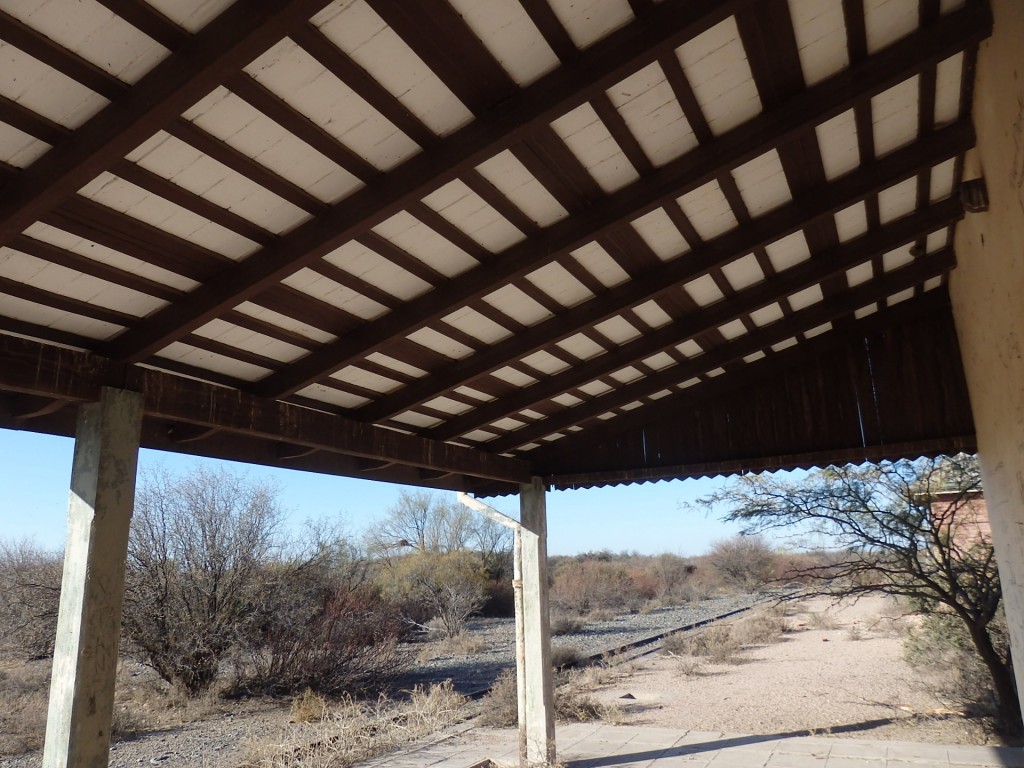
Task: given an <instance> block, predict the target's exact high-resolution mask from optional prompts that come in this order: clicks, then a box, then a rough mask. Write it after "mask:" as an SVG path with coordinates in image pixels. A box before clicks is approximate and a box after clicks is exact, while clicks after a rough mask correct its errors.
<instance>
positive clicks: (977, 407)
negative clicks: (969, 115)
mask: <svg viewBox="0 0 1024 768" xmlns="http://www.w3.org/2000/svg"><path fill="white" fill-rule="evenodd" d="M991 6H992V12H993V16H994V19H995V25H994V29H993V34H992V37H991V38H990V39H989V40H987V41H985V42H983V43H982V44H981V47H980V51H979V55H978V69H977V80H976V81H975V82H976V84H975V92H974V105H973V114H974V122H975V126H976V129H977V134H978V148H977V154H976V155H974V156H972V157H969V158H968V162H967V163H966V164H965V173H964V178H965V179H971V178H974V177H977V176H978V175H979V173H980V174H983V175H984V178H985V183H986V186H987V189H988V197H989V209H988V211H987V212H982V213H968V214H967V215H966V217H965V218H964V220H963V221H961V222H960V224H959V225H958V226H957V231H956V254H957V261H958V266H957V268H956V269H955V270H954V271H953V273H952V275H951V276H950V294H951V296H952V299H953V315H954V318H955V320H956V327H957V334H958V336H959V339H960V348H961V354H962V357H963V363H964V371H965V373H966V375H967V386H968V389H969V390H970V394H971V408H972V410H973V412H974V423H975V428H976V430H977V435H978V454H979V458H980V460H981V471H982V480H983V484H984V489H985V499H986V501H987V503H988V509H989V515H990V518H991V522H992V539H993V543H994V544H995V550H996V557H997V559H998V560H999V575H1000V581H1001V582H1002V586H1003V597H1004V600H1005V607H1006V619H1007V623H1008V624H1009V629H1010V642H1011V647H1012V648H1013V658H1014V660H1015V661H1016V664H1015V665H1014V666H1015V675H1016V679H1017V692H1018V696H1019V695H1020V693H1021V692H1024V54H1022V53H1021V50H1022V49H1021V41H1024V3H1021V2H1020V0H992V1H991Z"/></svg>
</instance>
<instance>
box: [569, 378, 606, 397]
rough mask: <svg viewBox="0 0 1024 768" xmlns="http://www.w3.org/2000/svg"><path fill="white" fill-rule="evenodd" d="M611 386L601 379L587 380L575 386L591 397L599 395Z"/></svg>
mask: <svg viewBox="0 0 1024 768" xmlns="http://www.w3.org/2000/svg"><path fill="white" fill-rule="evenodd" d="M611 388H612V387H611V385H610V384H606V383H605V382H603V381H601V380H595V381H589V382H587V383H586V384H583V385H581V386H579V387H577V389H578V390H579V391H580V392H583V393H584V394H587V395H590V396H591V397H600V396H601V395H603V394H604V393H605V392H608V391H609V390H610V389H611Z"/></svg>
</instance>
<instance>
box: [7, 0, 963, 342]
mask: <svg viewBox="0 0 1024 768" xmlns="http://www.w3.org/2000/svg"><path fill="white" fill-rule="evenodd" d="M751 1H752V0H727V1H726V2H722V1H721V0H665V2H663V3H661V4H660V5H659V6H658V7H657V8H655V9H654V10H653V11H652V12H651V13H648V14H646V15H645V16H644V18H643V19H641V20H639V21H637V22H636V23H634V24H630V25H629V26H627V27H624V28H622V29H620V30H618V31H616V32H614V33H612V34H610V35H608V36H607V37H606V38H604V39H603V40H601V41H599V42H597V43H595V44H594V45H592V46H591V47H590V48H588V49H587V50H586V51H583V52H581V53H580V55H579V56H578V57H575V58H574V59H573V60H572V61H571V62H569V63H568V64H566V65H565V66H563V67H560V68H559V69H556V70H555V71H553V72H551V73H549V74H548V75H545V76H544V77H542V78H541V79H540V80H538V81H537V82H535V83H533V84H532V85H530V86H529V87H528V88H524V89H522V91H521V92H519V93H518V94H517V95H516V96H514V97H512V98H509V99H508V100H506V101H504V102H502V103H501V104H499V105H498V106H497V107H495V109H494V110H492V111H491V112H488V113H487V114H486V115H484V116H482V117H481V118H480V119H478V120H476V121H474V122H472V123H470V124H469V125H467V126H465V127H464V128H462V129H460V130H458V131H456V132H455V133H453V134H451V135H450V136H448V137H446V138H444V139H442V140H439V141H438V143H437V144H436V146H435V147H434V148H433V149H432V150H431V151H428V152H422V153H420V154H419V155H417V156H415V157H413V158H412V159H410V160H409V161H407V162H406V163H404V164H403V165H401V166H400V167H398V168H396V169H395V170H393V171H391V172H390V173H388V174H386V176H384V178H382V179H380V180H379V181H378V182H377V183H374V184H371V185H369V186H367V187H365V188H363V189H362V190H359V191H358V192H356V193H354V194H352V195H350V196H349V197H348V198H346V199H345V200H343V201H341V202H340V203H338V204H336V205H334V206H332V207H331V209H330V212H329V213H328V214H327V215H325V216H322V217H317V218H314V219H312V220H311V221H309V222H307V223H305V224H303V225H300V226H299V227H296V228H295V230H293V231H292V232H290V233H289V234H288V235H287V236H285V237H282V238H281V239H280V241H278V242H277V243H276V244H274V245H273V246H270V247H268V248H265V249H263V250H262V251H260V252H259V253H256V254H254V255H252V256H250V257H249V258H247V259H245V260H244V261H243V262H241V263H239V264H238V265H237V266H236V267H235V268H233V269H232V270H230V274H225V275H224V276H223V279H222V280H217V281H215V282H213V283H211V284H209V285H203V286H202V287H200V288H198V289H197V290H195V291H193V292H192V294H190V295H189V297H188V298H187V299H186V300H184V301H183V302H181V303H179V304H177V305H175V306H173V307H171V308H168V309H167V310H165V311H161V312H159V313H157V314H155V315H154V316H153V317H152V318H151V320H150V322H149V323H147V324H146V327H145V328H144V329H142V330H140V332H139V333H133V334H130V335H122V336H121V337H119V338H118V339H116V340H114V341H113V342H112V343H111V344H110V345H109V346H108V347H107V348H106V349H105V350H104V353H105V354H107V355H108V356H110V357H114V358H119V359H125V360H141V359H144V358H146V357H148V356H149V355H151V354H154V353H155V352H157V351H158V350H160V349H161V348H163V347H164V346H166V345H167V344H169V343H170V342H171V341H174V340H176V339H178V338H181V337H182V336H183V335H185V334H187V333H189V332H191V331H193V330H195V329H196V328H198V327H199V326H201V325H203V324H204V323H206V322H207V321H208V320H210V319H211V318H213V317H216V316H218V315H219V314H221V313H222V312H223V311H224V310H225V309H228V308H230V307H234V306H237V305H238V304H239V303H241V302H243V301H246V300H247V299H250V298H252V297H253V296H255V295H256V294H258V293H260V292H261V291H263V290H265V289H266V288H267V287H269V286H270V285H272V284H274V283H277V282H279V281H281V280H282V279H284V278H285V277H287V276H288V275H291V274H293V273H295V272H297V271H298V270H299V269H301V268H303V267H305V266H307V265H308V264H309V263H311V262H312V261H315V260H316V259H319V258H321V257H322V256H324V255H326V254H327V253H330V252H331V251H333V250H335V249H336V248H338V247H340V246H341V245H344V244H345V243H346V242H348V241H350V240H352V239H354V238H356V237H358V236H360V235H363V234H365V233H367V232H369V230H370V229H372V228H373V227H375V226H376V225H378V224H380V223H381V222H382V221H384V220H385V219H387V218H389V217H390V216H392V215H394V214H395V213H397V212H398V211H401V210H403V209H404V208H405V207H407V206H408V205H409V204H410V203H412V202H415V201H418V200H420V199H422V198H423V197H424V196H426V195H428V194H430V193H431V192H433V191H434V190H436V189H438V188H440V187H442V186H444V185H445V184H447V183H448V182H450V181H452V180H453V179H456V178H458V177H459V176H460V175H461V174H463V173H465V172H466V171H467V170H469V169H471V168H474V167H475V166H476V165H478V164H480V163H481V162H483V161H485V160H487V159H488V158H490V157H492V156H494V155H495V154H497V153H498V152H500V151H502V150H504V149H505V148H506V147H507V146H508V145H509V144H511V143H513V142H515V141H517V140H518V139H520V138H521V137H523V136H525V135H527V134H528V133H529V132H530V131H531V130H533V129H534V128H535V127H536V126H538V125H546V124H548V123H549V122H550V121H551V120H554V119H556V118H557V117H559V116H561V115H562V114H565V113H566V112H569V111H571V110H572V109H575V108H576V107H578V106H579V105H580V104H583V103H584V102H586V101H587V99H589V98H590V97H591V96H593V95H594V94H595V93H600V92H602V91H603V90H604V89H605V88H607V87H609V86H611V85H613V84H614V83H616V82H618V81H619V80H621V79H622V78H624V77H626V76H628V75H629V74H631V73H632V72H634V71H636V70H637V69H640V68H642V67H643V66H645V65H646V64H648V63H650V61H653V60H654V58H655V57H656V56H657V55H658V53H659V52H661V51H664V50H671V49H674V48H675V47H677V46H678V45H681V44H682V43H684V42H685V41H686V40H689V39H691V38H693V37H696V36H697V35H699V34H701V33H702V32H704V31H706V30H707V29H709V28H711V27H713V26H714V25H715V24H717V23H719V22H721V21H722V20H723V19H725V18H727V17H728V16H729V15H730V14H731V13H732V12H733V11H734V10H735V9H736V8H737V7H741V6H743V5H746V4H747V3H748V2H751ZM961 20H963V19H961ZM958 36H959V32H958ZM959 47H962V45H960V46H959ZM172 58H173V57H172ZM133 90H134V89H133ZM196 100H197V99H196ZM163 122H164V123H166V122H167V120H164V121H163ZM159 127H162V125H158V126H155V127H154V129H155V128H159ZM142 138H145V137H142ZM141 140H142V139H140V141H141ZM136 143H138V142H136ZM132 146H133V147H134V146H135V145H132ZM125 151H126V152H127V151H129V150H125ZM99 170H102V169H99ZM82 183H84V181H83V182H82ZM0 210H2V209H0ZM28 223H30V220H29V221H26V223H25V226H27V224H28ZM21 228H22V227H19V231H20V229H21ZM2 236H3V230H0V242H2Z"/></svg>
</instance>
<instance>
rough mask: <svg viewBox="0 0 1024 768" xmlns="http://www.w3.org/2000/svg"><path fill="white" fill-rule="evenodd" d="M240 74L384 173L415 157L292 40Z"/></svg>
mask: <svg viewBox="0 0 1024 768" xmlns="http://www.w3.org/2000/svg"><path fill="white" fill-rule="evenodd" d="M245 71H246V72H248V73H249V74H250V75H252V76H253V77H254V78H255V79H256V80H257V81H259V83H260V84H262V85H263V86H265V87H266V88H267V89H268V90H270V91H271V92H273V93H274V94H275V95H276V96H278V97H279V98H280V99H282V100H283V101H285V102H286V103H287V104H289V105H291V106H292V107H293V108H294V109H296V110H297V111H299V112H300V113H301V114H303V115H305V116H306V117H308V118H309V119H310V120H312V121H313V122H314V123H316V124H317V125H318V126H320V127H321V128H323V129H324V130H325V131H326V132H327V133H329V134H330V135H331V136H334V137H335V138H336V139H337V140H338V141H339V142H340V143H342V144H344V145H345V146H346V147H348V148H349V149H351V150H352V151H353V152H355V153H356V154H357V155H359V156H360V157H362V158H364V159H365V160H367V161H369V162H370V163H371V164H372V165H374V166H375V167H377V168H379V169H381V170H383V171H387V170H390V169H392V168H394V167H395V166H396V165H398V164H399V163H401V162H403V161H404V160H407V159H408V158H410V157H412V156H413V155H415V154H417V153H418V152H419V151H420V148H419V146H417V144H416V142H414V141H413V140H412V139H410V138H409V137H408V136H406V135H405V134H404V133H402V132H401V131H399V130H398V129H397V128H396V127H395V126H394V125H392V123H391V121H390V120H388V119H387V118H385V117H384V116H383V115H381V114H380V113H379V112H377V110H375V109H374V108H373V107H371V106H370V105H369V104H368V103H367V102H366V101H365V100H364V99H363V98H362V97H361V96H359V95H358V94H357V93H356V92H355V91H353V90H352V89H351V88H350V87H349V86H348V85H346V84H345V83H344V82H342V81H341V80H339V79H338V78H336V77H335V76H334V75H333V74H332V73H330V72H328V71H327V70H326V69H324V67H323V66H322V65H321V64H320V62H319V61H317V60H316V59H314V58H313V57H312V56H311V55H310V54H308V53H306V51H304V50H303V49H302V48H300V47H299V46H297V45H296V44H295V43H293V42H292V41H291V40H288V39H285V40H283V41H281V42H280V43H278V44H277V45H276V46H274V47H273V48H271V49H270V50H269V51H267V52H266V53H265V54H263V56H261V57H260V58H258V59H256V60H255V61H254V62H252V63H251V64H249V66H247V67H246V68H245ZM332 165H333V164H332ZM350 186H352V182H350ZM355 186H358V185H355ZM353 188H354V186H353Z"/></svg>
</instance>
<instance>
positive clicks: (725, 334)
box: [718, 320, 747, 341]
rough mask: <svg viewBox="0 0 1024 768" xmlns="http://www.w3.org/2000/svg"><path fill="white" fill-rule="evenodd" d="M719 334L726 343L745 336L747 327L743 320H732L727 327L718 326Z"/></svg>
mask: <svg viewBox="0 0 1024 768" xmlns="http://www.w3.org/2000/svg"><path fill="white" fill-rule="evenodd" d="M718 332H719V333H720V334H722V338H724V339H725V340H726V341H731V340H732V339H736V338H739V337H740V336H744V335H745V334H746V333H747V327H746V326H745V325H743V321H742V320H730V321H729V322H728V323H726V324H725V325H720V326H718Z"/></svg>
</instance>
